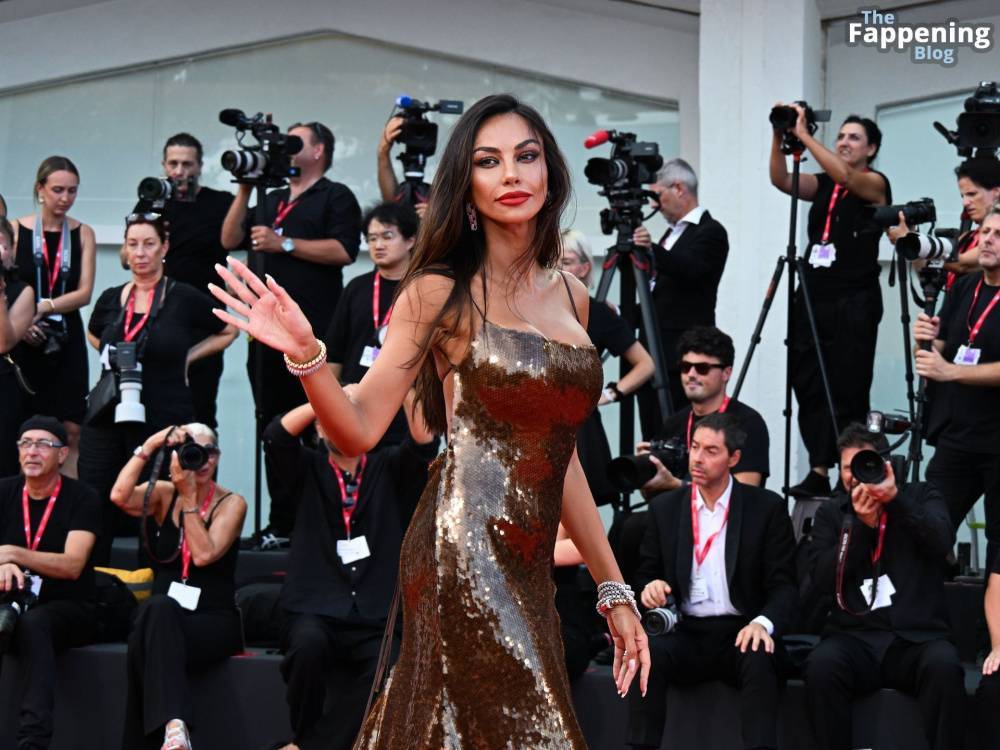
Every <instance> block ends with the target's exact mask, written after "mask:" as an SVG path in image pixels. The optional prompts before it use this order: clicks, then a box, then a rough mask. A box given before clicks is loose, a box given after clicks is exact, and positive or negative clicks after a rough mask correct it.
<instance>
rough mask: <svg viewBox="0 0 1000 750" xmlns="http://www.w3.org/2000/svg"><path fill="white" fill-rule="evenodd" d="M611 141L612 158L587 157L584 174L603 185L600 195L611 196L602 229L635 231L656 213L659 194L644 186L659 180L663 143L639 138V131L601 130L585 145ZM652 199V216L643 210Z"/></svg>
mask: <svg viewBox="0 0 1000 750" xmlns="http://www.w3.org/2000/svg"><path fill="white" fill-rule="evenodd" d="M609 141H610V142H611V143H612V144H614V148H612V149H611V157H610V158H608V159H604V158H601V157H594V158H593V159H588V160H587V166H586V167H584V170H583V173H584V174H585V175H586V176H587V180H588V181H589V182H590V184H591V185H598V186H600V188H601V190H600V191H598V195H603V196H604V197H605V198H607V199H608V203H609V204H610V207H609V208H605V209H604V210H602V211H601V231H602V232H603V233H604V234H612V233H614V231H615V230H616V229H617V230H618V231H622V230H623V229H624V230H627V231H628V232H629V233H631V232H632V231H633V230H635V229H637V228H638V227H640V226H641V225H642V223H643V222H644V221H646V220H647V219H649V218H651V217H652V216H653V215H655V214H656V211H657V209H658V208H659V204H660V202H659V199H658V197H657V195H656V193H654V192H652V191H651V190H646V189H645V188H643V185H648V184H649V183H651V182H656V173H657V171H658V170H659V169H660V167H662V166H663V157H662V156H660V146H659V144H656V143H652V142H651V141H639V140H636V135H635V133H619V132H618V131H617V130H598V131H597V132H596V133H594V134H593V135H591V136H590V137H588V138H587V139H586V140H585V141H584V142H583V145H584V147H585V148H595V147H596V146H600V145H601V144H603V143H607V142H609ZM649 200H653V201H654V202H655V204H656V206H655V207H654V208H653V210H652V211H651V212H650V214H649V215H648V216H643V215H642V211H643V209H644V208H645V207H646V205H647V203H648V201H649Z"/></svg>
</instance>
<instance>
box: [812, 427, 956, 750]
mask: <svg viewBox="0 0 1000 750" xmlns="http://www.w3.org/2000/svg"><path fill="white" fill-rule="evenodd" d="M839 448H840V478H841V482H842V483H843V485H844V487H846V488H850V495H849V496H848V495H845V494H838V495H836V496H834V497H833V498H832V499H831V500H830V502H827V503H824V504H823V505H821V506H820V509H819V512H818V513H817V514H816V518H815V522H814V524H813V530H812V536H811V540H810V542H809V568H810V575H811V580H812V582H813V585H814V586H815V587H816V589H817V592H818V593H819V594H821V595H823V596H825V597H827V598H829V599H832V600H833V601H834V602H835V604H834V605H833V607H832V609H831V612H830V615H829V619H828V622H827V627H826V629H825V631H824V637H823V640H822V641H821V642H820V644H819V645H818V646H817V647H816V649H815V650H814V651H813V652H812V653H811V654H810V656H809V659H808V661H807V663H806V668H805V681H806V707H807V709H808V711H809V716H810V719H811V721H812V725H813V730H814V733H815V736H816V741H817V743H818V746H819V747H820V748H822V749H823V750H849V749H850V748H852V747H854V744H852V742H851V739H852V738H851V703H852V701H853V699H854V697H855V696H858V695H864V694H866V693H870V692H871V691H873V690H878V689H879V688H882V687H889V688H894V689H896V690H902V691H904V692H907V693H910V694H911V695H914V696H915V697H916V699H917V702H918V703H919V704H920V715H921V717H922V719H923V721H924V732H925V734H926V736H927V741H928V746H929V747H931V748H932V749H933V750H951V749H952V748H955V747H960V746H961V740H960V739H958V738H961V737H963V736H964V734H965V726H964V716H965V703H966V695H965V673H964V671H963V669H962V665H961V663H960V661H959V656H958V651H957V650H956V649H955V646H954V645H952V643H951V642H950V641H949V640H948V637H949V635H948V634H949V627H948V613H947V609H946V604H945V592H944V558H945V556H946V555H947V554H948V552H949V551H950V550H951V545H952V543H953V542H954V540H955V533H954V531H953V530H952V527H951V522H950V521H949V518H948V510H947V508H946V507H945V504H944V500H943V499H942V497H941V494H940V493H939V492H938V491H937V489H936V488H935V487H934V486H933V485H931V484H928V483H925V482H915V483H912V484H909V485H904V486H902V487H898V486H897V485H896V478H895V476H894V474H893V472H892V466H891V465H890V464H889V463H888V462H886V478H885V479H884V480H883V481H882V482H881V483H879V484H859V483H858V482H857V481H856V480H855V478H854V476H853V473H852V472H851V460H852V459H853V458H854V457H855V456H856V455H857V453H858V452H859V451H861V450H876V451H879V452H881V453H883V455H884V453H885V452H886V450H887V448H888V444H887V442H886V440H885V438H884V437H883V436H881V435H877V436H873V435H872V434H871V433H870V432H868V431H867V429H866V428H865V427H864V425H861V424H857V423H855V424H851V425H849V426H848V427H847V428H846V429H845V430H844V431H843V433H841V436H840V440H839ZM841 550H844V552H843V553H841ZM841 554H843V560H841Z"/></svg>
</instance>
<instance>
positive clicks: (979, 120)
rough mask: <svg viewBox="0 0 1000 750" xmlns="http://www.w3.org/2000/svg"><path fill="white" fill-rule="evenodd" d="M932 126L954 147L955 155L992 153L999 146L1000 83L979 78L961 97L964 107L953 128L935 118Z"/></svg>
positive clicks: (965, 155)
mask: <svg viewBox="0 0 1000 750" xmlns="http://www.w3.org/2000/svg"><path fill="white" fill-rule="evenodd" d="M934 128H935V129H936V130H937V131H938V132H939V133H940V134H941V135H943V136H944V138H945V140H946V141H948V143H950V144H952V145H953V146H954V147H955V149H956V150H957V151H958V155H959V156H964V157H970V156H972V155H973V152H975V155H976V156H992V157H994V158H996V154H997V149H998V148H1000V87H998V86H997V83H996V81H980V83H979V86H977V87H976V90H975V92H974V93H973V94H972V96H970V97H969V98H968V99H966V100H965V111H964V112H962V113H961V114H960V115H959V116H958V119H957V120H956V129H955V130H948V128H946V127H945V126H944V125H942V124H941V123H939V122H935V123H934Z"/></svg>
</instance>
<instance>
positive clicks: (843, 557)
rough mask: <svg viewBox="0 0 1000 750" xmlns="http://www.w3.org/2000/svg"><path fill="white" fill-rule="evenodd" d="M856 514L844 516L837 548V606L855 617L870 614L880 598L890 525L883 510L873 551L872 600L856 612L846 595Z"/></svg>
mask: <svg viewBox="0 0 1000 750" xmlns="http://www.w3.org/2000/svg"><path fill="white" fill-rule="evenodd" d="M854 518H855V516H854V514H852V513H848V514H847V515H846V516H844V523H843V524H842V525H841V527H840V545H839V546H838V549H837V585H836V594H837V606H838V607H840V608H841V609H842V610H843V611H844V612H846V613H847V614H849V615H854V616H855V617H864V616H865V615H867V614H870V613H871V611H872V606H873V605H874V604H875V601H876V600H877V599H878V581H879V578H881V577H882V576H881V570H882V565H881V561H882V551H883V549H884V547H885V530H886V526H887V525H888V520H889V519H888V514H887V513H885V512H882V513H881V514H880V515H879V521H878V542H877V543H876V545H875V549H874V550H873V551H872V553H871V559H872V566H873V569H872V593H871V601H867V602H865V608H864V610H862V611H861V612H855V611H854V610H852V609H851V608H850V607H848V606H847V598H846V597H845V596H844V571H845V569H846V567H847V551H848V549H850V546H851V535H852V533H853V527H854Z"/></svg>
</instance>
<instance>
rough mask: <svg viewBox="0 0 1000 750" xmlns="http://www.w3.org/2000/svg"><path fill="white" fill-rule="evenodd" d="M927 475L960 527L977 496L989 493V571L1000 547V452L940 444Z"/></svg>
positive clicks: (987, 516) (987, 551) (954, 522)
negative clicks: (958, 448)
mask: <svg viewBox="0 0 1000 750" xmlns="http://www.w3.org/2000/svg"><path fill="white" fill-rule="evenodd" d="M926 476H927V481H928V482H930V483H931V484H933V485H934V486H935V487H937V488H938V490H940V491H941V494H942V495H944V499H945V502H947V503H948V510H949V511H950V512H951V522H952V524H953V525H954V527H955V528H956V529H957V528H958V527H959V526H961V525H962V522H963V521H964V520H965V517H966V516H967V515H968V513H969V510H970V509H971V508H972V506H973V505H975V504H976V500H978V499H979V498H980V497H982V496H984V495H985V502H984V503H983V505H984V506H985V509H986V570H987V571H989V570H990V569H991V565H992V564H993V560H994V558H995V557H996V553H997V550H998V549H1000V454H995V453H972V452H970V451H959V450H955V449H954V448H949V447H947V446H938V447H937V448H935V449H934V455H933V456H932V457H931V460H930V462H929V463H928V464H927V472H926Z"/></svg>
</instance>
